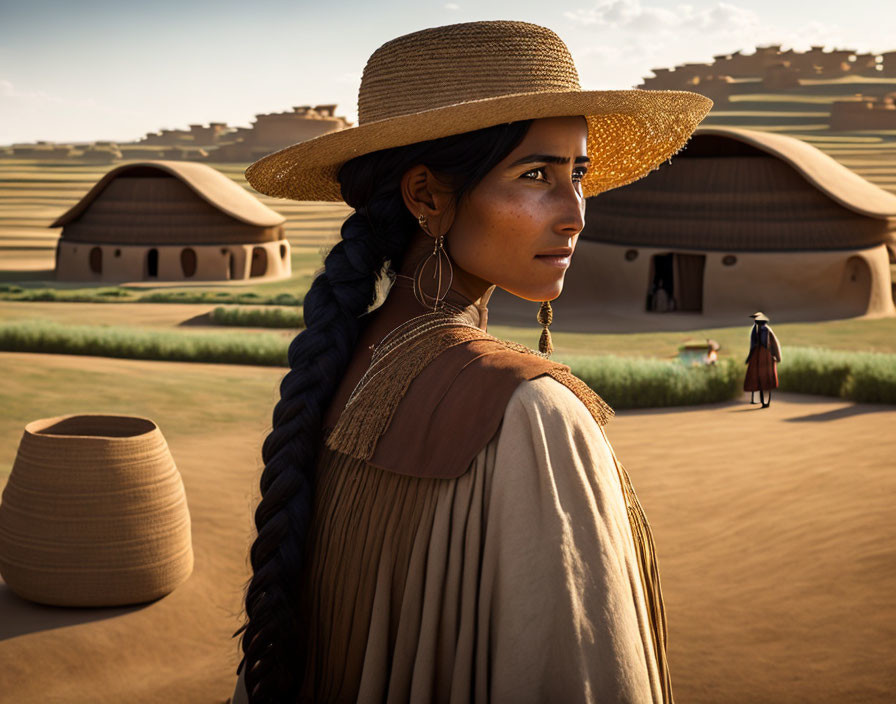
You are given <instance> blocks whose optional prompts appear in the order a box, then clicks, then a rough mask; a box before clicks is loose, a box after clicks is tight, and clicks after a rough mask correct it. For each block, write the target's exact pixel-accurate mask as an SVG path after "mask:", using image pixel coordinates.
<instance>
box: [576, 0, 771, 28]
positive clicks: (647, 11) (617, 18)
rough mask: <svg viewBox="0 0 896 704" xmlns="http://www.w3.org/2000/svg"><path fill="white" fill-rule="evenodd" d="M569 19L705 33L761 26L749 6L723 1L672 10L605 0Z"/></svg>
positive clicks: (637, 0)
mask: <svg viewBox="0 0 896 704" xmlns="http://www.w3.org/2000/svg"><path fill="white" fill-rule="evenodd" d="M563 14H564V16H565V17H566V18H567V19H570V20H572V21H573V22H576V23H578V24H581V25H584V26H593V27H596V28H613V29H625V30H630V31H632V32H657V31H671V30H679V29H687V30H696V31H701V32H719V31H722V32H739V31H743V30H747V29H752V28H755V27H757V26H758V25H759V17H758V16H757V15H756V13H755V12H753V11H752V10H749V9H747V8H743V7H738V6H736V5H731V4H729V3H725V2H720V3H717V4H715V5H713V6H712V7H707V8H701V9H697V8H695V7H694V6H693V5H678V6H676V7H675V9H672V10H669V9H666V8H663V7H656V6H650V5H642V4H641V2H640V0H601V2H598V4H597V5H595V6H594V7H592V8H590V9H582V8H580V9H577V10H574V11H572V12H564V13H563Z"/></svg>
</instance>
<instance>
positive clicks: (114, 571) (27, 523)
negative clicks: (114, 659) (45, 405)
mask: <svg viewBox="0 0 896 704" xmlns="http://www.w3.org/2000/svg"><path fill="white" fill-rule="evenodd" d="M192 570H193V548H192V543H191V539H190V513H189V511H188V509H187V500H186V495H185V494H184V486H183V482H182V481H181V477H180V474H179V472H178V471H177V467H175V465H174V460H173V459H172V457H171V453H170V452H169V451H168V444H167V443H166V442H165V438H164V437H162V433H161V431H160V430H159V428H158V427H157V426H156V424H155V423H153V422H152V421H151V420H148V419H146V418H137V417H129V416H116V415H73V416H61V417H59V418H45V419H43V420H37V421H34V422H33V423H29V424H28V425H27V426H25V433H24V435H23V436H22V440H21V443H20V444H19V450H18V454H17V455H16V459H15V464H14V465H13V468H12V473H11V474H10V476H9V481H8V483H7V485H6V487H5V488H4V490H3V497H2V500H0V576H2V577H3V580H4V581H5V582H6V584H7V585H8V586H9V588H10V589H12V590H13V591H14V592H15V593H16V594H18V595H19V596H21V597H23V598H25V599H29V600H31V601H36V602H40V603H43V604H53V605H56V606H120V605H123V604H137V603H141V602H146V601H151V600H153V599H157V598H158V597H161V596H163V595H165V594H168V593H169V592H171V591H172V590H173V589H175V588H176V587H177V586H178V585H180V584H181V583H183V582H184V581H185V580H186V579H187V577H189V576H190V573H191V572H192Z"/></svg>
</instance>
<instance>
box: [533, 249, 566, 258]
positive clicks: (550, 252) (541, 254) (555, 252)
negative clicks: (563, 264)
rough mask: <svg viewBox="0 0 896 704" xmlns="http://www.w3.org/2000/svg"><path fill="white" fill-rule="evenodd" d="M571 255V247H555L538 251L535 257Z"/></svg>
mask: <svg viewBox="0 0 896 704" xmlns="http://www.w3.org/2000/svg"><path fill="white" fill-rule="evenodd" d="M570 255H572V247H557V248H555V249H549V250H547V251H546V252H539V253H538V254H536V255H535V256H536V257H569V256H570Z"/></svg>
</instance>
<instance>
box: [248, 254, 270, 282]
mask: <svg viewBox="0 0 896 704" xmlns="http://www.w3.org/2000/svg"><path fill="white" fill-rule="evenodd" d="M267 273H268V253H267V252H266V251H265V249H264V247H253V248H252V265H251V267H250V269H249V276H250V277H255V276H264V275H265V274H267Z"/></svg>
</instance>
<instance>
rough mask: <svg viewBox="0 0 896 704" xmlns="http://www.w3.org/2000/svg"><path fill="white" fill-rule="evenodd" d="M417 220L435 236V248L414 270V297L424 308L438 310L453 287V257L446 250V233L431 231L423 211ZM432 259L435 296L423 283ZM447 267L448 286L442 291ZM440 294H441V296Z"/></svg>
mask: <svg viewBox="0 0 896 704" xmlns="http://www.w3.org/2000/svg"><path fill="white" fill-rule="evenodd" d="M417 220H418V222H419V223H420V229H421V230H423V232H425V233H426V234H427V235H428V236H429V237H432V238H433V248H432V253H431V254H429V255H427V256H426V257H424V258H423V259H421V260H420V263H419V264H417V269H416V270H415V271H414V297H415V298H416V299H417V301H418V302H419V303H420V305H422V306H423V307H424V308H431V309H432V310H436V309H437V308H439V307H441V304H442V301H443V300H445V296H447V295H448V289H450V288H451V284H452V283H453V282H454V268H453V267H452V266H451V257H449V256H448V252H446V251H445V235H440V236H439V237H435V236H434V235H433V234H432V233H431V232H430V231H429V227H428V226H427V223H426V216H425V215H424V214H423V213H421V214H420V215H419V216H418V217H417ZM431 259H434V261H433V270H432V277H431V278H432V279H433V280H434V281H435V282H436V293H435V295H434V296H431V295H429V294H428V293H426V292H425V291H424V290H423V286H422V284H421V278H422V277H423V274H424V272H425V270H426V267H427V266H428V265H429V261H430V260H431ZM443 260H444V263H443ZM445 267H447V269H448V272H447V278H448V286H447V287H446V288H445V292H444V293H442V279H443V277H444V275H445ZM439 294H441V296H440V295H439Z"/></svg>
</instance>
